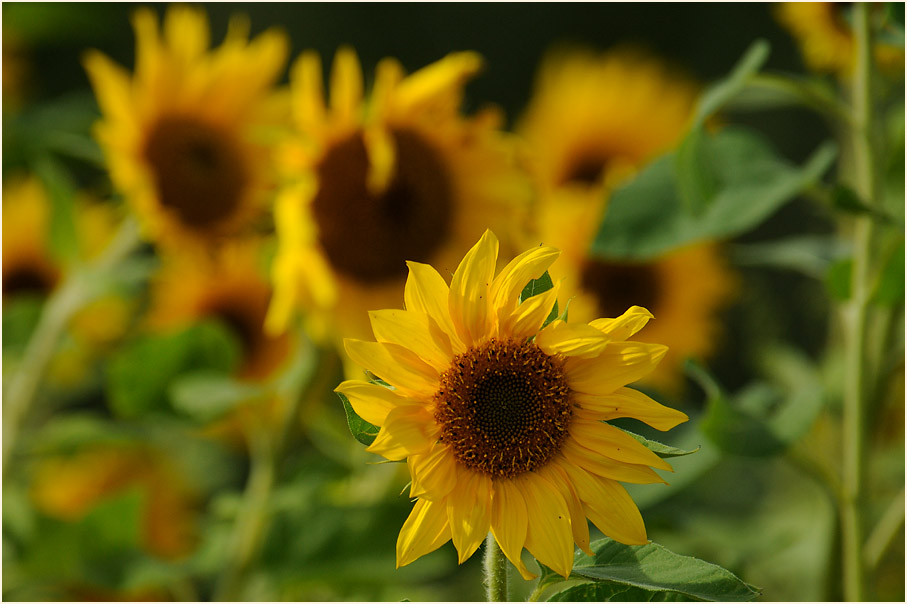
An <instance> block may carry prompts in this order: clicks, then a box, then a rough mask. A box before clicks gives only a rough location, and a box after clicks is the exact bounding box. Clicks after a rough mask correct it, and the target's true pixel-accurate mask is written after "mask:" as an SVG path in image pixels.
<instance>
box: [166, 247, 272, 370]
mask: <svg viewBox="0 0 907 604" xmlns="http://www.w3.org/2000/svg"><path fill="white" fill-rule="evenodd" d="M260 251H261V246H260V242H259V241H257V240H254V239H247V240H243V241H235V242H232V243H230V244H228V245H226V246H224V247H223V248H221V249H220V250H219V251H218V252H217V253H216V254H215V255H212V256H190V257H183V256H177V255H166V256H164V258H163V267H162V269H161V271H160V272H159V273H158V274H157V275H156V276H155V277H154V279H153V283H152V305H151V308H150V311H149V317H148V323H149V326H150V327H151V328H152V329H157V330H161V329H171V328H178V327H186V326H188V325H190V324H191V323H193V322H195V321H198V320H200V319H206V318H211V319H218V320H220V321H222V322H223V323H224V324H225V325H226V327H228V328H229V329H230V330H231V331H232V332H233V334H234V335H235V336H236V337H237V339H238V341H239V343H240V345H241V346H242V349H241V352H242V358H241V361H240V367H239V369H238V375H239V377H242V378H247V379H253V380H254V379H264V378H267V377H269V376H270V375H271V374H272V373H273V372H274V371H275V370H276V369H277V368H279V367H280V365H281V363H283V362H284V361H285V360H286V359H287V355H288V352H289V348H290V336H289V335H277V336H274V335H270V334H267V333H265V331H264V321H265V316H266V314H267V311H268V304H269V303H270V300H271V285H270V283H269V282H268V280H267V277H266V276H265V273H264V272H263V266H262V259H261V254H260Z"/></svg>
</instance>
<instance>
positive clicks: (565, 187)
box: [519, 50, 734, 391]
mask: <svg viewBox="0 0 907 604" xmlns="http://www.w3.org/2000/svg"><path fill="white" fill-rule="evenodd" d="M696 94H697V90H696V87H695V86H694V85H693V84H692V83H691V82H689V81H687V80H685V79H683V78H682V77H680V76H678V75H676V74H674V73H672V72H671V71H669V70H668V68H667V67H665V66H664V65H661V64H660V63H658V62H657V61H656V60H655V59H652V58H647V57H645V56H643V55H642V54H639V53H633V52H630V51H626V50H621V51H616V52H611V53H605V54H601V55H595V54H592V53H589V52H584V51H570V52H568V51H563V52H560V53H557V54H551V55H549V56H548V57H547V58H546V60H545V61H544V62H543V64H542V66H541V69H540V71H539V77H538V80H537V84H536V89H535V92H534V95H533V97H532V100H531V101H530V104H529V106H528V108H527V110H526V113H525V116H524V117H523V119H522V122H521V124H520V127H519V130H520V132H521V133H522V135H523V137H524V139H525V140H526V144H527V152H528V153H529V154H530V157H531V158H532V161H531V162H530V169H531V171H532V173H533V174H534V176H535V180H536V182H537V183H538V185H539V190H540V196H539V200H538V206H537V208H536V210H537V222H536V229H537V231H538V233H539V237H540V239H541V240H542V241H544V242H545V243H547V244H550V245H553V246H555V247H557V248H559V249H561V250H563V251H564V262H563V263H561V266H560V267H559V268H558V269H557V270H556V271H553V272H552V277H554V278H556V279H557V278H563V279H564V280H565V283H567V284H569V285H570V287H571V289H574V290H575V291H576V292H577V297H576V298H575V299H574V300H572V301H571V302H570V313H571V316H573V317H575V318H576V319H577V320H580V321H590V320H592V319H594V318H595V317H598V316H602V314H606V315H608V316H614V315H616V314H620V313H622V312H624V311H625V310H627V309H628V308H630V307H631V306H632V305H634V304H641V305H643V306H645V307H646V308H649V309H651V310H652V312H653V313H655V315H656V316H658V321H656V322H655V323H654V324H653V326H652V328H650V330H649V331H648V334H649V337H651V338H653V339H655V340H657V341H659V342H662V343H664V344H666V345H667V346H668V347H669V349H670V352H669V353H668V356H667V357H666V358H665V360H664V362H662V363H661V364H660V365H659V367H658V368H657V369H656V370H655V371H653V372H652V373H650V374H649V375H648V376H646V378H645V381H646V382H648V383H649V384H652V385H655V386H658V387H661V388H664V389H668V390H674V391H676V390H677V389H678V388H679V387H680V385H681V384H682V363H683V361H684V359H685V358H687V357H689V356H694V357H704V356H707V355H708V354H709V353H711V352H712V350H713V348H714V343H715V340H716V338H717V337H718V335H719V333H720V332H719V330H718V323H717V318H716V316H715V315H716V313H717V312H718V311H719V310H720V309H721V308H723V307H724V306H725V305H726V304H727V302H728V301H729V300H730V297H731V294H732V293H733V291H734V280H733V277H732V275H731V273H730V272H729V271H728V269H727V268H726V267H725V264H724V263H723V262H722V260H721V257H720V249H719V247H718V246H717V245H716V244H714V243H710V242H709V243H703V244H699V245H696V246H693V247H689V248H685V249H682V250H675V251H672V252H670V253H668V254H667V255H665V256H664V257H662V258H658V259H655V260H653V261H650V262H644V263H643V262H639V263H625V262H615V261H606V260H602V259H599V258H595V257H593V256H592V255H591V253H590V251H589V249H590V246H591V244H592V241H593V240H594V238H595V235H596V232H597V229H598V226H599V224H600V223H601V221H602V218H603V216H604V214H605V212H606V209H607V202H608V198H609V194H610V191H611V190H612V189H613V188H614V187H615V186H617V185H620V184H622V183H624V182H626V181H627V180H628V179H629V178H630V177H632V175H633V173H634V172H635V171H636V170H638V169H639V168H641V167H642V166H643V165H645V164H646V163H647V162H649V161H650V160H652V159H653V158H654V157H656V156H658V155H660V154H662V153H664V152H666V151H668V150H669V149H670V148H671V147H673V146H674V145H676V144H677V143H678V142H679V141H680V139H681V137H682V136H683V135H684V133H685V132H686V128H687V126H688V124H689V120H690V118H691V114H692V110H693V107H694V104H695V101H696ZM693 282H694V283H696V287H690V286H689V284H690V283H693Z"/></svg>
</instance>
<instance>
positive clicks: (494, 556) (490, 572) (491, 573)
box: [485, 533, 508, 602]
mask: <svg viewBox="0 0 907 604" xmlns="http://www.w3.org/2000/svg"><path fill="white" fill-rule="evenodd" d="M485 589H486V590H487V594H488V601H489V602H507V601H508V596H507V558H506V557H504V552H503V551H501V546H500V545H498V542H497V540H496V539H495V538H494V535H492V534H491V533H488V537H486V538H485Z"/></svg>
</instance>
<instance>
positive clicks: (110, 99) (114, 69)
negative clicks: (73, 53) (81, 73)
mask: <svg viewBox="0 0 907 604" xmlns="http://www.w3.org/2000/svg"><path fill="white" fill-rule="evenodd" d="M83 63H84V65H85V70H86V71H87V72H88V77H89V78H91V84H92V86H93V87H94V89H95V90H96V91H97V97H98V104H99V105H100V108H101V111H102V112H103V113H106V114H109V115H111V116H112V117H114V119H117V120H126V121H131V119H132V117H131V113H132V109H131V107H130V105H129V103H130V88H129V72H128V71H126V70H125V69H123V68H122V67H120V66H119V65H117V64H116V63H114V62H113V61H111V60H110V59H108V58H107V57H106V56H104V55H103V54H101V53H100V52H98V51H96V50H89V51H87V52H86V53H85V58H84V60H83Z"/></svg>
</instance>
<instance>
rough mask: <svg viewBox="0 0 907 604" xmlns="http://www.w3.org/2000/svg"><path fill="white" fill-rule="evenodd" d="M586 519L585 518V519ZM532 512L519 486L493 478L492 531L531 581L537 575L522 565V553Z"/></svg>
mask: <svg viewBox="0 0 907 604" xmlns="http://www.w3.org/2000/svg"><path fill="white" fill-rule="evenodd" d="M583 520H585V517H584V518H583ZM528 525H529V514H528V512H527V511H526V502H525V500H524V499H523V495H522V494H521V493H520V489H519V488H517V486H516V485H515V484H514V483H513V481H510V480H496V481H494V495H493V496H492V499H491V532H492V534H493V535H494V538H495V540H496V541H497V542H498V545H500V546H501V551H502V552H504V555H505V556H507V559H508V560H510V562H512V563H513V565H514V566H515V567H516V568H517V570H518V571H520V575H522V577H523V579H525V580H526V581H531V580H532V579H535V578H536V576H537V575H535V574H533V573H531V572H529V569H528V568H526V565H525V564H523V560H522V558H521V554H522V552H523V545H524V544H525V543H526V534H527V531H528Z"/></svg>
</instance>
